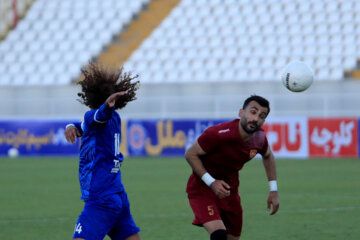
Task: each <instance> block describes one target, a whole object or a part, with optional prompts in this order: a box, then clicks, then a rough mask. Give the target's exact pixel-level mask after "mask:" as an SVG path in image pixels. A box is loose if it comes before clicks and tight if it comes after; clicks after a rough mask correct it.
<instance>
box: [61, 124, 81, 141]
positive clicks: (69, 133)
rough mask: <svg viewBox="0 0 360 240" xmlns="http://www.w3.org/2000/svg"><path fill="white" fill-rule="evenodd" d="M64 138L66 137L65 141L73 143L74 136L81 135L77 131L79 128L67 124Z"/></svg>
mask: <svg viewBox="0 0 360 240" xmlns="http://www.w3.org/2000/svg"><path fill="white" fill-rule="evenodd" d="M64 134H65V138H66V141H67V142H69V143H72V144H74V143H75V141H76V138H78V137H81V133H80V132H79V130H78V129H77V128H76V127H74V126H68V127H67V128H66V129H65V133H64Z"/></svg>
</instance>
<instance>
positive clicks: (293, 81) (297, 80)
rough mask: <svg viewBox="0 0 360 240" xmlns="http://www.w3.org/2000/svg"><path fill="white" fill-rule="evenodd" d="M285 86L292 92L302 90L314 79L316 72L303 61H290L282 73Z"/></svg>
mask: <svg viewBox="0 0 360 240" xmlns="http://www.w3.org/2000/svg"><path fill="white" fill-rule="evenodd" d="M281 80H282V82H283V84H284V86H285V87H286V88H287V89H289V90H290V91H292V92H302V91H305V90H306V89H308V88H309V87H310V85H311V84H312V82H313V81H314V72H313V71H312V70H311V68H310V67H309V66H308V65H307V64H306V63H304V62H302V61H292V62H290V63H288V64H287V65H286V66H285V68H284V70H283V73H282V75H281Z"/></svg>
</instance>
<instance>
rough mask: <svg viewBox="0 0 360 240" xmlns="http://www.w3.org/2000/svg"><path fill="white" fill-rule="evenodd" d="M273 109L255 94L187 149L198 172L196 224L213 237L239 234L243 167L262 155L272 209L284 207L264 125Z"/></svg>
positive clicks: (192, 191) (191, 186) (193, 186)
mask: <svg viewBox="0 0 360 240" xmlns="http://www.w3.org/2000/svg"><path fill="white" fill-rule="evenodd" d="M269 112H270V106H269V102H268V101H267V100H266V99H265V98H263V97H260V96H256V95H253V96H251V97H249V98H247V99H246V100H245V102H244V104H243V108H242V109H240V112H239V117H240V119H235V120H232V121H230V122H224V123H221V124H218V125H215V126H212V127H209V128H208V129H206V130H205V132H204V133H203V134H202V135H201V136H200V137H199V138H198V139H197V141H196V142H195V143H194V144H193V145H192V146H191V147H190V148H189V149H188V150H187V151H186V153H185V158H186V160H187V162H188V163H189V164H190V166H191V168H192V170H193V173H192V175H191V176H190V178H189V180H188V183H187V188H186V192H187V194H188V198H189V203H190V206H191V208H192V210H193V212H194V215H195V219H194V221H193V224H194V225H198V226H203V227H204V228H205V229H206V231H207V232H208V233H209V235H210V239H211V240H237V239H239V238H240V235H241V230H242V223H243V211H242V207H241V201H240V196H239V191H238V188H239V170H241V169H242V168H243V166H244V164H245V163H246V162H248V161H250V160H251V159H252V158H253V157H255V155H256V154H258V153H259V154H260V155H261V156H262V160H263V164H264V167H265V171H266V175H267V178H268V181H269V186H270V192H269V196H268V199H267V208H268V210H271V207H272V210H271V213H270V214H271V215H273V214H275V213H276V212H277V211H278V209H279V197H278V192H277V182H276V166H275V159H274V155H273V153H272V151H271V149H270V147H269V144H268V141H267V138H266V135H265V132H264V131H263V130H262V129H261V127H262V125H263V124H264V122H265V119H266V117H267V116H268V114H269Z"/></svg>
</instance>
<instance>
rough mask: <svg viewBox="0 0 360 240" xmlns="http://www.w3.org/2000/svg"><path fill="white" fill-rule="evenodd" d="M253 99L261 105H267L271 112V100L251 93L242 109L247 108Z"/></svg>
mask: <svg viewBox="0 0 360 240" xmlns="http://www.w3.org/2000/svg"><path fill="white" fill-rule="evenodd" d="M251 101H255V102H257V103H258V104H259V105H260V106H262V107H266V108H267V109H268V110H269V111H268V114H269V113H270V104H269V101H268V100H266V99H265V98H263V97H260V96H258V95H251V96H250V97H248V98H247V99H246V100H245V102H244V105H243V108H242V109H245V108H246V107H247V105H249V103H250V102H251Z"/></svg>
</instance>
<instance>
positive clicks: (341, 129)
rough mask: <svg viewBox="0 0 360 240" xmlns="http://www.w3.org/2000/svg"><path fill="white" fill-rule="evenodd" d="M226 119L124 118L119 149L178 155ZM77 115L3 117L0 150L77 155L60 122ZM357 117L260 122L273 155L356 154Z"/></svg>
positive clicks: (359, 145) (358, 146)
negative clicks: (13, 118)
mask: <svg viewBox="0 0 360 240" xmlns="http://www.w3.org/2000/svg"><path fill="white" fill-rule="evenodd" d="M226 120H230V119H191V120H179V119H176V120H173V119H153V120H131V119H129V120H127V121H123V124H122V130H121V131H122V141H121V151H122V152H123V153H124V155H126V156H183V155H184V153H185V150H186V149H187V148H188V147H189V146H191V144H192V143H193V142H194V141H195V140H196V139H197V137H198V136H199V135H200V134H201V133H202V132H203V131H204V130H205V129H206V128H207V127H209V126H211V125H214V124H217V123H220V122H223V121H226ZM73 121H77V119H62V120H49V119H38V120H6V121H4V120H2V121H0V155H2V156H6V155H8V151H9V149H11V148H16V149H18V152H19V155H20V156H42V155H44V156H76V155H77V154H78V153H79V147H80V142H79V141H77V142H76V144H75V145H73V144H69V143H67V142H66V139H65V137H64V131H65V126H66V124H67V123H69V122H73ZM359 124H360V119H357V118H349V117H346V118H307V117H281V118H280V117H278V118H277V117H275V118H269V119H267V121H266V124H265V125H264V126H263V128H264V130H265V131H266V133H267V136H268V140H269V144H270V146H271V148H272V149H273V151H274V155H275V157H278V158H298V159H303V158H308V157H320V158H321V157H334V158H335V157H360V155H359V152H360V151H359V149H360V133H359Z"/></svg>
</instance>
